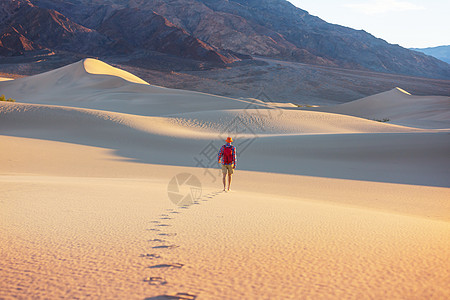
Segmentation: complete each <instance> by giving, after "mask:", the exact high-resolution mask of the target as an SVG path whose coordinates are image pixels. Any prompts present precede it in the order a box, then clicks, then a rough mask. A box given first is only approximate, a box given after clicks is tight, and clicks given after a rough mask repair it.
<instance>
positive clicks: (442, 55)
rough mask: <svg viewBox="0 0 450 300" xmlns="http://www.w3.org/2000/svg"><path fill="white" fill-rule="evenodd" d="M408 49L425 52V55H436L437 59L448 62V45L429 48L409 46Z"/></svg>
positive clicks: (449, 55)
mask: <svg viewBox="0 0 450 300" xmlns="http://www.w3.org/2000/svg"><path fill="white" fill-rule="evenodd" d="M410 50H414V51H419V52H422V53H425V54H426V55H429V56H433V57H436V58H437V59H440V60H442V61H445V62H446V63H448V64H450V45H447V46H437V47H429V48H411V49H410Z"/></svg>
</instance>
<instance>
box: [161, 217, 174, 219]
mask: <svg viewBox="0 0 450 300" xmlns="http://www.w3.org/2000/svg"><path fill="white" fill-rule="evenodd" d="M159 219H160V220H172V219H173V218H171V217H161V218H159Z"/></svg>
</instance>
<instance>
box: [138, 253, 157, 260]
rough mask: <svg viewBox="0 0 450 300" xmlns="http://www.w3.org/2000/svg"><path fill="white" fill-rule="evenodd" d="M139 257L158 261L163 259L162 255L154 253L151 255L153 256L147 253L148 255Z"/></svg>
mask: <svg viewBox="0 0 450 300" xmlns="http://www.w3.org/2000/svg"><path fill="white" fill-rule="evenodd" d="M139 257H145V258H148V259H157V258H161V255H159V254H154V253H151V254H149V253H147V254H141V255H139Z"/></svg>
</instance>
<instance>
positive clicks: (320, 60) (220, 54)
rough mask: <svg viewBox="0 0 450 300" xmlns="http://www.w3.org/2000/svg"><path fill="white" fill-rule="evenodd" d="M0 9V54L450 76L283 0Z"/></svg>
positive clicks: (95, 1)
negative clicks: (265, 63) (287, 64)
mask: <svg viewBox="0 0 450 300" xmlns="http://www.w3.org/2000/svg"><path fill="white" fill-rule="evenodd" d="M0 15H2V17H1V19H0V55H2V56H14V55H16V56H17V55H19V56H20V55H24V54H26V53H31V52H33V51H36V50H42V49H48V50H50V51H68V52H71V53H76V54H83V55H88V56H97V57H102V58H105V57H111V56H114V57H119V56H123V57H127V58H128V59H130V60H131V59H138V60H141V61H146V60H149V61H151V60H152V59H153V60H154V63H153V65H155V64H158V63H159V64H164V63H166V62H167V61H170V59H171V58H174V59H179V64H182V65H183V64H184V65H186V67H187V68H192V65H195V66H196V67H197V68H200V69H201V68H208V67H218V66H219V67H224V66H226V65H228V64H230V63H234V62H238V61H242V60H245V59H251V58H252V57H266V58H274V59H279V60H284V61H294V62H300V63H307V64H313V65H322V66H331V67H341V68H350V69H359V70H370V71H376V72H384V73H394V74H405V75H412V76H423V77H429V78H442V79H448V78H450V66H449V65H448V64H447V63H444V62H442V61H440V60H438V59H435V58H434V57H430V56H427V55H425V54H422V53H419V52H416V51H411V50H409V49H405V48H402V47H400V46H398V45H391V44H389V43H387V42H385V41H384V40H381V39H378V38H376V37H374V36H372V35H371V34H369V33H367V32H365V31H361V30H353V29H351V28H347V27H343V26H339V25H334V24H330V23H327V22H325V21H323V20H321V19H320V18H318V17H315V16H312V15H310V14H309V13H308V12H307V11H305V10H302V9H300V8H297V7H295V6H293V5H292V4H291V3H290V2H288V1H285V0H105V1H100V0H4V1H2V2H1V4H0ZM155 56H157V57H161V59H157V60H155V59H154V57H155ZM168 68H170V67H168Z"/></svg>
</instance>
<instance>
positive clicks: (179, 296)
mask: <svg viewBox="0 0 450 300" xmlns="http://www.w3.org/2000/svg"><path fill="white" fill-rule="evenodd" d="M195 299H197V295H193V294H189V293H176V294H175V295H160V296H156V297H150V298H145V300H195Z"/></svg>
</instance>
